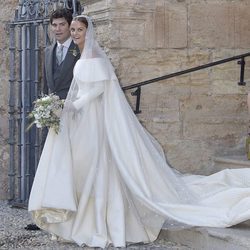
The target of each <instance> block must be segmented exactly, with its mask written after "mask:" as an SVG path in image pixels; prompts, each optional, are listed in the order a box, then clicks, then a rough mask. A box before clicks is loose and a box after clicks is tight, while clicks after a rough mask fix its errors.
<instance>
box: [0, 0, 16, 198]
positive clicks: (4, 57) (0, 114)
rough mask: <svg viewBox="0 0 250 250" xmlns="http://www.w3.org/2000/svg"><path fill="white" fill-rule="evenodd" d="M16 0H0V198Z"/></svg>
mask: <svg viewBox="0 0 250 250" xmlns="http://www.w3.org/2000/svg"><path fill="white" fill-rule="evenodd" d="M17 5H18V0H8V1H4V0H0V6H1V8H0V33H1V37H0V58H1V64H0V72H1V73H0V199H6V198H7V193H8V160H9V146H8V136H9V134H8V133H9V132H8V93H9V89H8V88H9V33H8V25H7V23H8V22H9V21H10V20H12V19H13V17H14V8H15V7H17Z"/></svg>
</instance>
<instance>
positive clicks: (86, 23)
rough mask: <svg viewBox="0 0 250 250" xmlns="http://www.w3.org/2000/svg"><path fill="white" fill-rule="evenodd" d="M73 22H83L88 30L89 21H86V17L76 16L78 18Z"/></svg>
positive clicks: (74, 18)
mask: <svg viewBox="0 0 250 250" xmlns="http://www.w3.org/2000/svg"><path fill="white" fill-rule="evenodd" d="M72 21H78V22H81V23H83V24H84V25H85V26H86V28H88V20H87V19H86V17H84V16H76V17H73V20H72Z"/></svg>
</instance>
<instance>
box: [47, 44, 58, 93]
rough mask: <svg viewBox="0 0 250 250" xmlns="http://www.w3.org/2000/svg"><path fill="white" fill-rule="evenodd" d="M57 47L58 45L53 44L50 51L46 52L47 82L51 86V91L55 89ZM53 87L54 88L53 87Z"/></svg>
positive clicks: (49, 48)
mask: <svg viewBox="0 0 250 250" xmlns="http://www.w3.org/2000/svg"><path fill="white" fill-rule="evenodd" d="M55 47H56V43H53V44H52V45H51V46H50V47H48V49H47V50H46V57H45V58H46V61H45V63H46V67H45V69H46V75H47V82H48V84H49V85H50V86H49V87H50V89H54V78H53V67H54V65H53V64H54V61H53V59H54V49H55ZM51 85H52V86H51Z"/></svg>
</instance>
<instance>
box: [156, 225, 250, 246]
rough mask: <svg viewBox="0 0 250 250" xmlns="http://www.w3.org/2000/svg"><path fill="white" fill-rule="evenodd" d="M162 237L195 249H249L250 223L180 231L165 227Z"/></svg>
mask: <svg viewBox="0 0 250 250" xmlns="http://www.w3.org/2000/svg"><path fill="white" fill-rule="evenodd" d="M160 238H164V239H166V240H169V241H172V242H176V243H178V244H180V245H183V246H187V247H189V248H191V249H194V250H222V249H226V250H249V249H250V225H249V222H248V223H241V224H239V225H237V226H234V227H230V228H190V229H183V230H179V231H168V230H167V229H164V228H163V229H162V231H161V233H160Z"/></svg>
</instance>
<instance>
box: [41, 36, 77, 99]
mask: <svg viewBox="0 0 250 250" xmlns="http://www.w3.org/2000/svg"><path fill="white" fill-rule="evenodd" d="M56 47H57V43H56V42H55V43H53V44H52V45H51V46H49V47H47V48H45V59H44V60H45V61H44V86H43V93H44V94H50V93H54V94H56V95H58V96H59V97H60V99H66V96H67V94H68V91H69V88H70V84H71V81H72V78H73V68H74V66H75V63H76V61H77V60H78V59H79V58H80V52H79V49H78V47H77V46H76V45H75V44H74V42H73V41H72V42H71V44H70V47H69V48H68V52H67V54H66V56H65V59H64V60H63V62H62V63H61V64H60V65H59V66H58V65H57V63H56Z"/></svg>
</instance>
